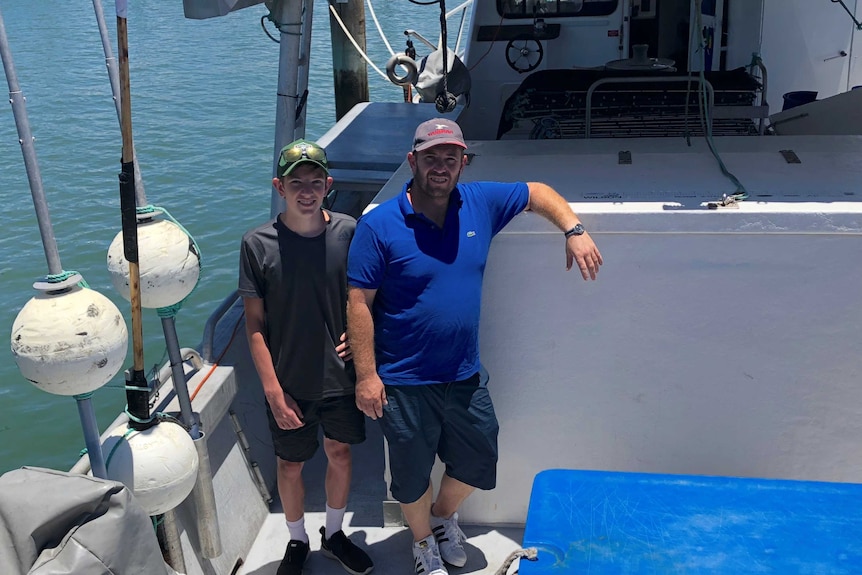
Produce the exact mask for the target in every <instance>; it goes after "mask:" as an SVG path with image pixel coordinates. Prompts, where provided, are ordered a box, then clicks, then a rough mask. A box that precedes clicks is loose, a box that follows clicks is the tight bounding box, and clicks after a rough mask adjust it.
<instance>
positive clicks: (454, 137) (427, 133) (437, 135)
mask: <svg viewBox="0 0 862 575" xmlns="http://www.w3.org/2000/svg"><path fill="white" fill-rule="evenodd" d="M441 144H454V145H456V146H461V147H462V148H466V147H467V144H465V143H464V135H463V134H462V133H461V128H460V127H459V126H458V124H456V123H455V122H453V121H452V120H447V119H445V118H435V119H433V120H428V121H427V122H422V123H421V124H419V127H418V128H416V133H415V134H414V136H413V150H414V151H416V152H420V151H422V150H427V149H428V148H430V147H432V146H439V145H441Z"/></svg>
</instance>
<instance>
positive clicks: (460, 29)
mask: <svg viewBox="0 0 862 575" xmlns="http://www.w3.org/2000/svg"><path fill="white" fill-rule="evenodd" d="M471 4H473V0H466V1H465V2H463V3H461V4H459V5H458V6H456V7H455V8H452V9H451V10H449V11H448V12H446V20H448V19H449V18H451V17H452V16H454V15H455V14H457V13H458V12H461V22H460V24H459V26H458V37H457V38H456V40H455V54H457V55H458V57H459V58H461V57H462V56H463V53H461V54H459V53H458V49H459V48H460V47H461V36H463V34H464V20H465V19H466V18H467V8H469V7H470V5H471ZM404 35H405V36H407V37H408V38H410V37H411V36H412V37H413V38H416V39H417V40H419V41H420V42H422V43H423V44H425V45H426V46H428V47H429V48H431V50H432V51H434V52H436V51H437V46H435V45H434V44H433V43H432V42H431V41H430V40H428V39H427V38H425V37H424V36H423V35H422V34H420V33H419V32H417V31H416V30H413V29H412V28H408V29H407V30H404ZM439 41H440V39H439V38H438V43H439Z"/></svg>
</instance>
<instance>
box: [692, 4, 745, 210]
mask: <svg viewBox="0 0 862 575" xmlns="http://www.w3.org/2000/svg"><path fill="white" fill-rule="evenodd" d="M701 5H702V0H696V2H695V22H696V26H695V27H694V28H693V29H692V34H696V33H698V32H699V31H700V30H703V23H702V21H701ZM713 41H715V40H713ZM698 47H699V49H700V52H701V55H702V56H703V62H702V66H701V67H700V71H699V73H698V76H699V78H700V87H699V89H698V99H697V104H698V108H699V112H700V119H701V127H702V128H703V133H704V136H705V139H706V144H707V146H709V150H710V152H712V155H713V157H714V158H715V160H716V161H717V162H718V167H719V169H720V170H721V173H722V174H723V175H724V176H725V177H726V178H727V179H728V180H730V181H731V182H732V183H733V185H735V186H736V191H735V192H734V193H733V194H730V195H729V196H728V195H727V194H724V195H723V197H722V199H721V200H719V201H718V202H712V203H710V204H709V205H710V207H718V206H728V205H731V204H735V203H736V202H737V201H742V200H746V199H748V190H746V189H745V186H744V185H742V182H740V181H739V179H738V178H737V177H736V176H735V175H733V174H732V173H731V172H730V170H728V169H727V166H725V165H724V160H722V159H721V155H720V154H719V153H718V149H717V148H716V147H715V142H714V141H713V139H712V122H711V121H710V117H709V98H708V94H707V90H706V74H705V72H704V71H705V70H706V50H705V46H704V40H703V38H701V39H700V42H699V43H698Z"/></svg>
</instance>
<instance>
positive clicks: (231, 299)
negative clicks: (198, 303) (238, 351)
mask: <svg viewBox="0 0 862 575" xmlns="http://www.w3.org/2000/svg"><path fill="white" fill-rule="evenodd" d="M237 300H239V294H238V293H237V292H236V290H234V291H233V292H232V293H231V294H230V295H229V296H227V297H226V298H224V301H222V302H221V305H219V306H218V308H217V309H216V310H215V311H214V312H212V314H211V315H210V316H209V318H208V319H207V323H206V325H204V337H203V343H202V344H201V356H202V357H203V360H204V363H206V364H209V365H212V364H213V363H214V357H213V340H214V339H215V329H216V326H217V325H218V322H219V321H220V320H221V318H222V316H224V314H226V313H227V312H228V311H229V310H230V308H232V307H233V304H234V303H236V302H237Z"/></svg>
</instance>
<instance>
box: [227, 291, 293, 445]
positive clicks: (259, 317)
mask: <svg viewBox="0 0 862 575" xmlns="http://www.w3.org/2000/svg"><path fill="white" fill-rule="evenodd" d="M242 304H243V307H244V308H245V334H246V337H247V338H248V348H249V351H251V359H252V361H253V362H254V367H255V369H256V370H257V375H258V376H259V377H260V383H261V384H262V385H263V393H264V395H265V396H266V401H267V403H269V407H270V409H272V414H273V416H275V421H276V423H278V426H279V427H280V428H282V429H296V428H298V427H302V426H303V425H304V424H303V422H302V411H301V410H300V409H299V406H298V405H297V404H296V401H294V399H293V398H292V397H290V395H288V394H287V393H285V392H284V390H283V389H282V387H281V383H280V382H279V381H278V376H277V375H276V374H275V367H274V366H273V364H272V353H271V352H270V351H269V347H268V346H267V343H266V337H264V330H265V328H266V316H265V314H264V308H263V300H262V299H260V298H256V297H243V298H242Z"/></svg>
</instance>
